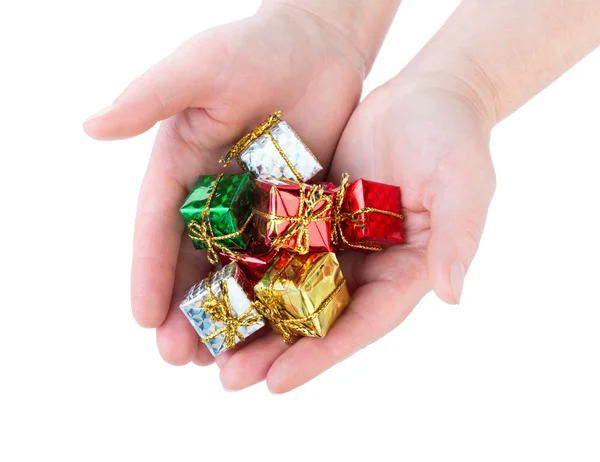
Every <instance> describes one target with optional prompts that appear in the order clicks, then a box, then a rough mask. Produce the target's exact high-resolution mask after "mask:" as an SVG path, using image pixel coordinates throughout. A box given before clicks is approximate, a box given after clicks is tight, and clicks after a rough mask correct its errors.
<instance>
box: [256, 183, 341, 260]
mask: <svg viewBox="0 0 600 462" xmlns="http://www.w3.org/2000/svg"><path fill="white" fill-rule="evenodd" d="M299 186H300V203H299V206H298V214H297V215H296V216H291V217H284V216H279V215H272V214H270V213H265V212H263V211H261V210H257V209H253V210H252V213H253V214H254V215H258V216H259V217H262V218H265V219H267V220H268V221H289V222H290V223H291V224H290V225H289V226H288V227H287V229H286V230H285V231H284V232H283V233H281V234H280V235H279V236H277V237H276V238H275V239H273V242H272V243H271V247H272V248H274V249H277V250H279V249H281V248H282V247H283V246H284V245H285V244H286V243H287V242H289V241H290V240H291V239H292V238H293V237H296V245H295V246H294V249H293V251H294V252H296V253H299V254H300V255H306V254H307V253H308V252H309V249H310V242H309V238H308V226H309V225H310V224H311V223H317V222H325V221H331V216H330V214H329V213H328V212H329V211H330V210H331V209H332V207H333V200H332V199H331V197H330V196H329V195H327V194H325V191H324V189H323V187H322V186H320V185H312V186H307V185H304V184H301V185H299ZM320 204H323V206H322V207H321V208H320V209H318V206H319V205H320ZM316 209H318V210H316ZM315 210H316V211H315Z"/></svg>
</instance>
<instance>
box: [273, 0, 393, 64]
mask: <svg viewBox="0 0 600 462" xmlns="http://www.w3.org/2000/svg"><path fill="white" fill-rule="evenodd" d="M400 1H401V0H264V1H263V6H262V7H263V8H272V7H290V8H299V9H302V10H304V11H306V12H308V13H309V14H312V15H314V16H315V17H317V18H318V19H320V20H322V21H325V22H326V23H328V24H330V25H332V26H333V27H334V28H335V29H336V30H337V32H338V33H339V34H340V35H341V36H342V37H343V39H344V40H346V41H347V42H348V43H350V44H351V45H352V46H353V47H354V48H356V50H357V51H358V52H359V53H360V54H361V56H362V58H363V61H364V63H365V67H366V71H367V72H368V70H369V69H370V68H371V66H372V65H373V62H374V61H375V57H376V56H377V53H378V52H379V48H380V47H381V44H382V43H383V40H384V39H385V36H386V34H387V32H388V30H389V28H390V25H391V24H392V21H393V19H394V16H395V14H396V11H397V9H398V7H399V5H400Z"/></svg>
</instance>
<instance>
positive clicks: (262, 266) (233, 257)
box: [219, 242, 277, 286]
mask: <svg viewBox="0 0 600 462" xmlns="http://www.w3.org/2000/svg"><path fill="white" fill-rule="evenodd" d="M257 244H258V243H256V242H253V243H252V244H251V246H250V249H249V250H248V252H240V253H236V254H226V253H220V254H219V261H220V262H221V264H222V265H223V266H225V265H227V264H228V263H231V262H232V261H235V262H236V263H237V265H238V266H239V267H240V269H241V270H242V272H243V273H244V274H245V275H246V278H247V279H248V280H249V281H250V283H251V284H252V285H253V286H254V285H255V284H256V283H257V282H258V281H260V280H261V279H262V277H263V276H264V275H265V273H266V272H267V270H268V269H269V267H270V266H271V264H272V263H273V261H272V260H273V258H275V256H276V255H277V251H276V250H274V249H270V248H268V247H266V246H261V245H257Z"/></svg>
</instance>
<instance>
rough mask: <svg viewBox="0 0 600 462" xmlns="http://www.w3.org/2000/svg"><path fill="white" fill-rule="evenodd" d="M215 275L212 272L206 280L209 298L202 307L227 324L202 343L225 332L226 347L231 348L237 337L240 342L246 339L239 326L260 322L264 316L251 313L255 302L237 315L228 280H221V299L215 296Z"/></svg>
mask: <svg viewBox="0 0 600 462" xmlns="http://www.w3.org/2000/svg"><path fill="white" fill-rule="evenodd" d="M213 276H214V275H213V273H210V274H209V275H208V278H207V280H206V290H207V291H208V297H209V298H208V299H207V300H205V301H204V303H203V304H202V309H203V310H204V311H206V312H207V313H208V314H209V315H210V317H211V319H212V320H213V321H214V322H222V323H224V324H225V325H224V326H223V327H221V328H220V329H218V330H216V331H215V332H213V333H212V334H210V335H209V336H208V337H205V338H203V339H202V343H208V342H210V341H211V340H213V339H215V338H216V337H218V336H219V335H221V334H225V348H226V349H228V350H230V349H232V348H233V347H234V346H235V339H236V337H237V338H239V339H240V342H243V341H244V340H246V338H245V337H244V336H243V335H242V333H241V332H240V331H239V328H240V327H250V326H253V325H255V324H258V323H259V322H260V321H261V320H262V317H261V316H260V315H256V314H254V315H252V314H251V313H252V311H254V309H255V306H254V304H251V305H250V307H248V309H247V310H246V311H244V312H243V313H242V314H241V315H239V316H238V317H236V316H235V315H234V314H233V311H232V309H231V303H230V301H229V290H228V288H227V281H219V284H220V285H221V299H219V298H217V297H216V296H215V294H214V293H213V291H212V288H211V286H212V282H213Z"/></svg>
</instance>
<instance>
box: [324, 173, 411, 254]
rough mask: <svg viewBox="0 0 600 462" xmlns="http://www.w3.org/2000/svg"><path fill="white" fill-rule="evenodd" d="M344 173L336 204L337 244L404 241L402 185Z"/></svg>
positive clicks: (371, 246)
mask: <svg viewBox="0 0 600 462" xmlns="http://www.w3.org/2000/svg"><path fill="white" fill-rule="evenodd" d="M348 183H349V177H348V175H347V174H344V176H343V179H342V184H341V186H340V188H339V190H338V193H337V196H336V201H335V202H336V205H335V207H334V215H335V220H334V230H333V237H332V241H333V243H334V245H335V247H336V248H339V249H343V248H346V249H347V248H353V249H362V250H383V249H385V248H387V247H390V246H392V245H395V244H401V243H403V242H404V237H403V233H402V222H403V219H404V216H403V215H402V199H401V193H400V188H399V187H398V186H391V185H387V184H383V183H376V182H375V181H367V180H363V179H358V180H356V181H354V182H353V183H350V184H348Z"/></svg>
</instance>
